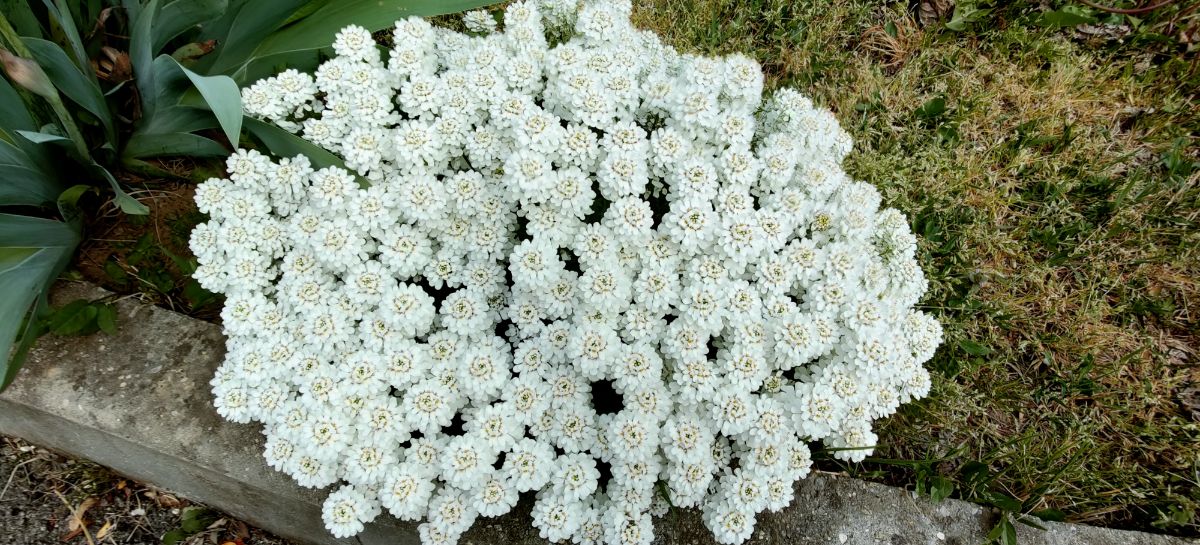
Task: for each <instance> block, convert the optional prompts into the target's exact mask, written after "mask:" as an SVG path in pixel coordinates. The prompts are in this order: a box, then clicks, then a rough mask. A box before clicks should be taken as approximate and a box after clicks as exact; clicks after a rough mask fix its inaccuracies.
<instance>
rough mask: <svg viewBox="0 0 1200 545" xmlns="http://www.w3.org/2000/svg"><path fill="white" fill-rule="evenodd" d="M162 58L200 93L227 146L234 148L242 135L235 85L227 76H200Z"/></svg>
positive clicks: (240, 115)
mask: <svg viewBox="0 0 1200 545" xmlns="http://www.w3.org/2000/svg"><path fill="white" fill-rule="evenodd" d="M164 56H165V57H166V58H168V59H171V62H173V63H175V66H178V67H179V69H180V70H182V71H183V74H184V75H186V76H187V77H188V79H190V80H192V84H193V85H195V86H196V89H198V90H199V91H200V95H201V96H203V97H204V101H205V102H207V103H208V108H209V109H210V110H212V113H213V115H214V116H216V118H217V122H219V123H220V124H221V129H222V130H223V131H225V137H226V138H228V139H229V144H230V145H232V146H233V147H235V148H236V147H237V144H238V135H240V134H241V133H242V92H241V91H240V90H238V86H237V83H234V81H233V78H231V77H229V76H201V75H200V74H197V73H195V72H192V71H191V70H188V69H187V68H184V66H183V65H182V64H179V61H177V60H175V59H174V58H172V57H171V56H170V55H164Z"/></svg>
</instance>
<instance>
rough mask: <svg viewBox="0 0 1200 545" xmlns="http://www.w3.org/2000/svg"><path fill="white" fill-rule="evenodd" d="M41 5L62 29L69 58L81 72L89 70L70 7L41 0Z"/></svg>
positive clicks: (56, 1) (81, 39) (63, 3)
mask: <svg viewBox="0 0 1200 545" xmlns="http://www.w3.org/2000/svg"><path fill="white" fill-rule="evenodd" d="M42 4H44V5H45V6H46V13H47V14H49V15H50V19H51V20H53V21H54V22H55V23H56V24H58V26H59V27H60V28H62V33H63V36H65V37H66V39H67V43H68V44H70V46H71V56H72V57H75V58H74V59H73V60H74V61H75V66H76V67H77V68H79V69H80V70H82V71H88V70H91V67H90V66H89V60H88V54H87V50H86V49H85V48H84V46H83V37H82V36H81V35H80V34H79V29H78V28H76V27H75V17H74V16H73V15H72V13H71V7H70V6H69V5H67V3H66V2H64V1H63V0H54V1H51V0H42ZM89 74H90V72H89ZM92 80H93V81H94V80H95V78H94V77H93V78H92Z"/></svg>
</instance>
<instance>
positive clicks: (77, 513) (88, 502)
mask: <svg viewBox="0 0 1200 545" xmlns="http://www.w3.org/2000/svg"><path fill="white" fill-rule="evenodd" d="M97 503H100V500H99V499H97V498H87V499H85V500H83V501H82V502H80V503H79V505H77V506H76V507H75V509H74V510H72V511H71V520H70V521H67V529H68V530H70V531H72V532H74V531H76V530H79V529H80V528H82V527H83V526H85V524H84V520H83V517H84V515H85V514H87V510H88V509H91V508H92V507H95V506H96V504H97Z"/></svg>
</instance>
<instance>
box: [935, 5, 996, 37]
mask: <svg viewBox="0 0 1200 545" xmlns="http://www.w3.org/2000/svg"><path fill="white" fill-rule="evenodd" d="M991 12H992V10H990V9H980V8H978V7H977V6H976V5H975V3H974V2H960V3H959V4H958V5H956V6H954V15H953V16H951V17H950V21H949V22H947V23H946V28H948V29H950V30H953V31H955V32H962V31H963V30H966V29H967V25H969V24H971V23H975V22H978V21H980V20H982V19H983V18H984V17H986V16H987V15H988V14H989V13H991Z"/></svg>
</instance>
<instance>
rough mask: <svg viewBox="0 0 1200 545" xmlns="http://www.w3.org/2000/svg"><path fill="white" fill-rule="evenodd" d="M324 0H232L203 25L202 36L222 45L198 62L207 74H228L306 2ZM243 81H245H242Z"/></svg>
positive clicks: (320, 0)
mask: <svg viewBox="0 0 1200 545" xmlns="http://www.w3.org/2000/svg"><path fill="white" fill-rule="evenodd" d="M325 1H327V0H316V1H313V0H273V1H271V2H261V1H256V0H234V2H232V3H231V4H230V6H229V9H228V10H227V11H226V12H225V16H224V17H221V18H220V19H217V20H215V21H212V22H210V23H209V24H206V25H204V29H203V31H202V33H201V35H200V39H201V40H217V43H219V44H221V46H220V47H219V48H218V49H217V53H216V54H215V55H211V56H209V57H208V58H205V59H203V60H201V61H200V62H199V63H198V65H199V66H203V67H205V69H204V70H201V71H202V72H204V73H207V74H216V73H220V74H230V73H232V72H234V71H236V70H237V69H238V68H240V67H241V66H243V65H245V64H246V63H248V62H249V60H250V56H251V54H252V53H253V52H254V48H255V47H258V45H259V44H260V43H261V42H262V40H263V38H264V37H266V36H269V35H270V34H271V33H272V32H275V30H276V29H278V28H279V27H280V26H283V24H284V23H285V21H287V20H288V17H290V16H291V15H292V14H293V13H295V12H296V11H297V10H299V9H301V8H302V7H304V6H305V5H306V4H324V3H325ZM243 83H244V82H243Z"/></svg>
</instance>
